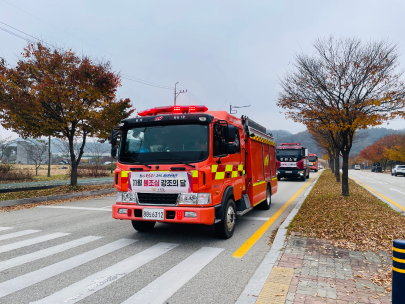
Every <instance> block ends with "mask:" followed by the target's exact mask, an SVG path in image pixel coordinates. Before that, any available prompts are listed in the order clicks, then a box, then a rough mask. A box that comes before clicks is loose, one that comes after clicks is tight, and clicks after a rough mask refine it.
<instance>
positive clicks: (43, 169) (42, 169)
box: [13, 164, 69, 175]
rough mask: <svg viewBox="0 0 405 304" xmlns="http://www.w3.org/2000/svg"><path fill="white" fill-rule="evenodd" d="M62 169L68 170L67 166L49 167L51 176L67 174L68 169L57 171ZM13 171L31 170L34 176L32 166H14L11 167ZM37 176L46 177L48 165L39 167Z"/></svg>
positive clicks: (33, 167)
mask: <svg viewBox="0 0 405 304" xmlns="http://www.w3.org/2000/svg"><path fill="white" fill-rule="evenodd" d="M62 167H67V168H69V166H68V165H51V175H62V174H69V169H59V168H62ZM13 168H15V169H28V170H32V171H33V172H34V174H35V166H34V165H21V164H15V165H13ZM38 175H48V165H46V164H45V165H41V166H40V167H39V169H38Z"/></svg>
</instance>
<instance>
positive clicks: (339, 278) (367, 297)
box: [275, 236, 391, 304]
mask: <svg viewBox="0 0 405 304" xmlns="http://www.w3.org/2000/svg"><path fill="white" fill-rule="evenodd" d="M383 264H385V265H391V257H390V256H389V255H388V254H387V253H386V252H383V251H381V252H380V253H379V254H376V253H373V252H359V251H351V250H348V249H340V248H335V247H334V246H333V245H332V244H331V243H330V242H328V241H325V240H319V239H311V238H305V237H300V236H290V237H289V238H288V240H287V244H286V246H285V248H284V251H283V252H282V253H281V254H280V256H279V259H278V261H277V263H276V264H275V266H277V267H284V268H293V269H294V275H293V277H292V279H291V282H290V285H289V289H288V293H287V297H286V301H285V303H286V304H299V303H300V304H317V303H322V304H324V303H327V304H329V303H333V304H348V303H357V304H359V303H373V304H380V303H381V304H385V303H391V294H389V293H386V292H385V291H384V288H383V287H381V286H378V285H376V284H374V283H373V282H371V281H370V280H369V278H370V274H372V273H376V272H377V269H378V266H379V265H380V266H381V265H383Z"/></svg>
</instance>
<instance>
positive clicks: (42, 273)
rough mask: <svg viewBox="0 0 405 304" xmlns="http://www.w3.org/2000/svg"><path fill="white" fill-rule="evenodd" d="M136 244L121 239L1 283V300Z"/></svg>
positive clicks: (133, 241)
mask: <svg viewBox="0 0 405 304" xmlns="http://www.w3.org/2000/svg"><path fill="white" fill-rule="evenodd" d="M135 242H137V240H131V239H120V240H118V241H115V242H112V243H109V244H107V245H104V246H101V247H98V248H96V249H93V250H90V251H87V252H85V253H82V254H79V255H77V256H74V257H71V258H69V259H66V260H64V261H61V262H58V263H55V264H52V265H50V266H47V267H44V268H41V269H39V270H36V271H33V272H30V273H27V274H25V275H22V276H19V277H17V278H14V279H11V280H8V281H5V282H3V283H0V298H1V297H4V296H6V295H9V294H11V293H13V292H16V291H19V290H21V289H24V288H26V287H28V286H31V285H33V284H36V283H38V282H41V281H43V280H46V279H49V278H51V277H53V276H56V275H58V274H61V273H63V272H65V271H68V270H70V269H73V268H75V267H77V266H80V265H83V264H85V263H87V262H90V261H93V260H95V259H97V258H99V257H101V256H104V255H106V254H108V253H111V252H114V251H116V250H118V249H121V248H123V247H125V246H128V245H130V244H133V243H135Z"/></svg>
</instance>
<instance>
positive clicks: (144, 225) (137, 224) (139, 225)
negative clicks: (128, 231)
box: [131, 221, 156, 232]
mask: <svg viewBox="0 0 405 304" xmlns="http://www.w3.org/2000/svg"><path fill="white" fill-rule="evenodd" d="M131 222H132V227H134V229H135V230H136V231H139V232H148V231H151V230H152V229H153V227H155V224H156V222H143V221H131Z"/></svg>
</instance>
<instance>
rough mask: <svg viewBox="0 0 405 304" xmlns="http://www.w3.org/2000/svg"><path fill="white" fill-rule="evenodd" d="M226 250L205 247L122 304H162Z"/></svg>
mask: <svg viewBox="0 0 405 304" xmlns="http://www.w3.org/2000/svg"><path fill="white" fill-rule="evenodd" d="M223 250H224V249H222V248H212V247H203V248H201V249H200V250H198V251H196V252H195V253H193V254H192V255H191V256H189V257H188V258H187V259H185V260H184V261H182V262H180V263H179V264H178V265H176V266H174V267H173V268H172V269H170V270H169V271H167V272H166V273H165V274H163V275H162V276H160V277H159V278H157V279H156V280H154V281H153V282H152V283H150V284H149V285H147V286H146V287H145V288H143V289H142V290H140V291H139V292H137V293H136V294H135V295H133V296H132V297H130V298H129V299H127V300H126V301H124V302H123V303H122V304H135V303H142V304H143V303H148V304H162V303H164V302H165V301H166V300H167V299H168V298H170V297H171V296H172V295H173V294H174V293H175V292H176V291H177V290H179V289H180V288H181V287H182V286H183V285H184V284H186V283H187V282H188V281H189V280H190V279H192V278H193V277H194V276H195V275H196V274H197V273H198V272H199V271H200V270H201V269H203V268H204V267H205V266H206V265H208V263H209V262H211V261H212V260H213V259H214V258H216V257H217V256H218V255H219V254H220V253H221V252H222V251H223Z"/></svg>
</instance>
